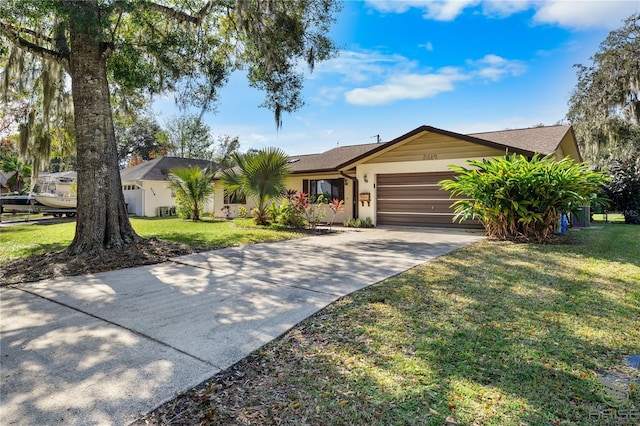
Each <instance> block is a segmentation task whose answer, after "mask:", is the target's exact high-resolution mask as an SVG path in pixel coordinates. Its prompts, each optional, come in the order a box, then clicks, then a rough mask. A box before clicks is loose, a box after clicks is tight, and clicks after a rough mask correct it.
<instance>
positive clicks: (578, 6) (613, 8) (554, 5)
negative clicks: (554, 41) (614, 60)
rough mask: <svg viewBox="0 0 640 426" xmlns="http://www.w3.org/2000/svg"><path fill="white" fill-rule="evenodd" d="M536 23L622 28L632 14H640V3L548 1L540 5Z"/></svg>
mask: <svg viewBox="0 0 640 426" xmlns="http://www.w3.org/2000/svg"><path fill="white" fill-rule="evenodd" d="M537 9H538V10H537V11H536V14H535V15H534V17H533V20H534V22H537V23H544V24H556V25H559V26H561V27H568V28H577V29H583V28H607V29H615V28H619V27H621V26H622V21H623V20H624V19H626V18H628V17H629V16H630V15H631V14H632V13H635V12H640V2H639V1H637V0H636V1H628V0H623V1H619V0H618V1H615V0H609V1H602V0H600V1H593V0H591V1H589V0H577V1H576V0H574V1H566V0H565V1H555V0H554V1H548V2H541V3H539V4H538V8H537Z"/></svg>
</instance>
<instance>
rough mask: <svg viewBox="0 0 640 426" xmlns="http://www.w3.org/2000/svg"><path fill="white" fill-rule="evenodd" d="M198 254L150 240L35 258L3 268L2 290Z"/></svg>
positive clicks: (36, 256)
mask: <svg viewBox="0 0 640 426" xmlns="http://www.w3.org/2000/svg"><path fill="white" fill-rule="evenodd" d="M197 251H202V249H200V250H199V249H197V248H193V247H189V246H187V245H185V244H178V243H173V242H169V241H161V240H158V239H155V238H151V239H148V240H145V241H144V242H142V243H137V244H135V245H132V246H130V247H128V248H126V249H123V250H111V251H105V252H104V253H101V254H99V255H93V256H91V255H87V256H70V255H68V254H67V253H65V252H64V251H62V252H54V253H45V254H39V255H33V256H28V257H25V258H22V259H19V260H17V261H15V262H12V263H9V264H7V265H5V266H3V267H2V268H1V269H0V286H7V285H11V284H20V283H25V282H33V281H40V280H45V279H50V278H59V277H63V276H72V275H82V274H94V273H97V272H105V271H113V270H117V269H124V268H131V267H135V266H142V265H151V264H155V263H161V262H165V261H167V260H169V259H170V258H172V257H176V256H182V255H185V254H189V253H195V252H197Z"/></svg>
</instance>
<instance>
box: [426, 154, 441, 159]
mask: <svg viewBox="0 0 640 426" xmlns="http://www.w3.org/2000/svg"><path fill="white" fill-rule="evenodd" d="M422 159H423V160H437V159H438V154H424V155H423V156H422Z"/></svg>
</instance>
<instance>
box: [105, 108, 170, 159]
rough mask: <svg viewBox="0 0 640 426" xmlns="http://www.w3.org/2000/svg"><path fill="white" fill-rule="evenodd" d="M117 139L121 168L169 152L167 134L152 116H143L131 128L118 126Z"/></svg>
mask: <svg viewBox="0 0 640 426" xmlns="http://www.w3.org/2000/svg"><path fill="white" fill-rule="evenodd" d="M116 139H117V140H118V161H119V163H120V167H125V166H127V165H129V166H131V165H135V164H137V163H139V162H142V161H147V160H151V159H153V158H156V157H161V156H163V155H166V154H167V152H168V151H169V142H168V139H167V133H166V132H165V131H164V130H163V129H162V128H161V127H160V125H159V124H158V122H157V121H156V120H155V118H153V117H150V116H141V117H139V118H138V119H137V120H135V121H134V122H133V123H132V124H131V125H129V126H116Z"/></svg>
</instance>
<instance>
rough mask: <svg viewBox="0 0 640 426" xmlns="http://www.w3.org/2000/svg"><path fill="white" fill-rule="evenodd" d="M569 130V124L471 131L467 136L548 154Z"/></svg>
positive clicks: (555, 148) (556, 146)
mask: <svg viewBox="0 0 640 426" xmlns="http://www.w3.org/2000/svg"><path fill="white" fill-rule="evenodd" d="M571 130H572V129H571V126H569V125H556V126H544V127H530V128H526V129H514V130H502V131H499V132H484V133H472V134H470V135H468V136H472V137H475V138H480V139H484V140H487V141H491V142H494V143H497V144H500V145H503V146H505V147H509V148H512V149H519V150H523V151H528V152H532V153H539V154H542V155H549V154H552V153H553V152H554V151H555V150H557V149H558V146H559V145H560V142H562V139H563V138H564V137H565V135H566V134H567V133H568V132H570V131H571Z"/></svg>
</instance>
